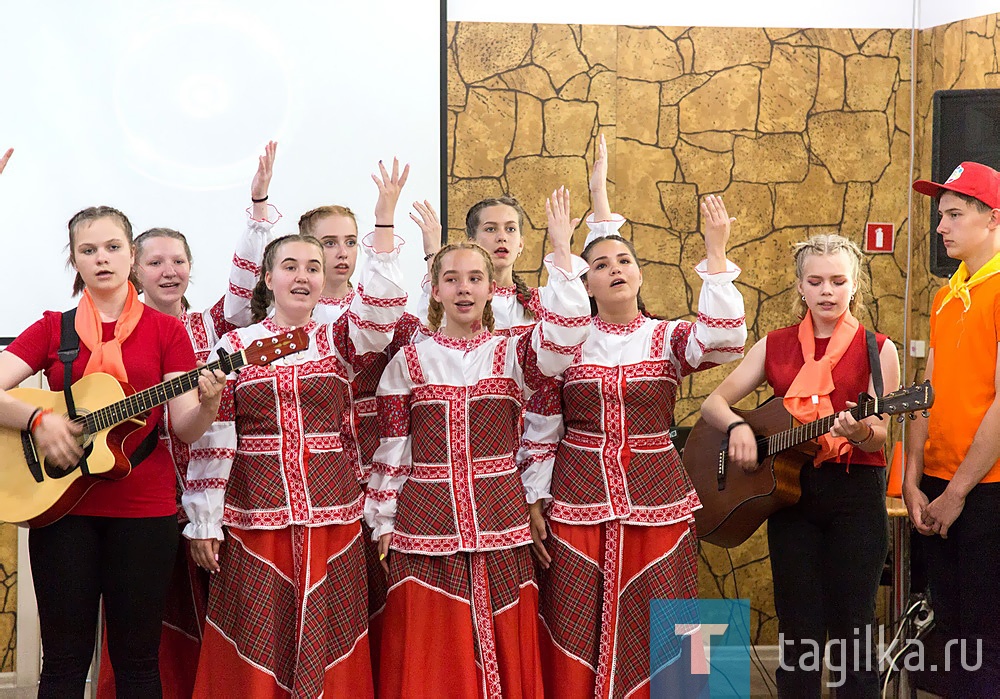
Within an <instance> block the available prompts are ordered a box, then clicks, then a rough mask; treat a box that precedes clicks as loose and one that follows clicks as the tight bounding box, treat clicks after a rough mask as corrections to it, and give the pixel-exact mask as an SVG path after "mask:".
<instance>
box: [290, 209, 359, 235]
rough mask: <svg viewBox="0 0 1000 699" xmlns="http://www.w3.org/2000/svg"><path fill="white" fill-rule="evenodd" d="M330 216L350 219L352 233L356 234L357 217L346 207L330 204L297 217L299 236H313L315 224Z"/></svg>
mask: <svg viewBox="0 0 1000 699" xmlns="http://www.w3.org/2000/svg"><path fill="white" fill-rule="evenodd" d="M330 216H343V217H345V218H349V219H351V221H352V222H353V223H354V232H355V233H357V232H358V217H357V216H355V215H354V212H353V211H351V210H350V209H349V208H348V207H346V206H340V205H339V204H330V205H329V206H318V207H316V208H315V209H312V210H311V211H307V212H305V213H304V214H302V216H300V217H299V234H300V235H315V231H316V224H317V223H319V222H320V221H322V220H323V219H324V218H329V217H330Z"/></svg>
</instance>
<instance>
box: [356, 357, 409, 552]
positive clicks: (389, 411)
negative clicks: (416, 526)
mask: <svg viewBox="0 0 1000 699" xmlns="http://www.w3.org/2000/svg"><path fill="white" fill-rule="evenodd" d="M410 351H413V348H412V347H411V348H407V350H404V351H403V352H399V353H398V354H397V355H396V356H395V357H393V358H392V360H391V361H390V362H389V364H388V366H386V368H385V371H384V372H383V373H382V380H381V381H380V382H379V386H378V391H377V393H376V401H377V402H378V422H379V437H380V441H379V447H378V449H377V450H376V451H375V456H374V457H373V459H372V473H371V477H370V478H369V480H368V491H367V495H366V496H365V522H367V524H368V526H369V527H371V528H372V529H373V530H374V533H373V534H372V538H373V539H374V540H375V541H378V539H379V537H381V536H382V535H383V534H389V533H391V532H393V531H395V523H396V503H397V500H398V496H399V491H400V490H401V489H402V487H403V485H404V484H405V483H406V479H407V477H408V476H409V474H410V471H411V468H412V464H413V462H412V457H411V451H412V441H411V438H410V396H411V395H412V393H413V381H412V379H411V378H410V372H409V370H408V368H407V365H406V355H407V352H410Z"/></svg>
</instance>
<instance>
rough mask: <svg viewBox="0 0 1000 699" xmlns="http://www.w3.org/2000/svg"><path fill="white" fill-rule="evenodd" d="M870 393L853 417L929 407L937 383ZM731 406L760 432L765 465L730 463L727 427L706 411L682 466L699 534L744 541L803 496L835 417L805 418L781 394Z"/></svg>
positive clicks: (721, 542)
mask: <svg viewBox="0 0 1000 699" xmlns="http://www.w3.org/2000/svg"><path fill="white" fill-rule="evenodd" d="M865 398H866V399H865V400H861V401H859V403H858V405H857V407H854V408H851V411H850V412H851V414H852V415H853V416H854V419H855V420H863V419H864V418H866V417H871V416H872V415H899V414H902V413H914V412H916V411H918V410H927V409H928V408H930V407H931V406H932V405H933V404H934V389H933V388H931V383H930V381H924V382H923V383H921V384H917V385H914V386H910V387H909V388H902V389H900V390H898V391H896V392H894V393H890V394H889V395H887V396H884V397H882V398H871V397H865ZM733 412H735V413H736V414H737V415H739V416H740V419H741V420H745V421H746V422H747V423H748V424H749V425H750V427H751V429H753V432H754V434H755V435H756V436H757V459H758V461H760V468H758V469H757V470H756V471H754V472H753V473H747V472H745V471H743V469H740V468H730V465H729V454H728V453H727V449H726V445H727V444H728V443H727V441H726V432H725V430H717V429H715V428H714V427H712V426H711V425H709V424H708V423H707V422H705V419H704V418H701V419H699V420H698V422H697V424H695V426H694V428H692V430H691V434H690V435H689V436H688V438H687V441H686V442H685V444H684V454H683V461H684V468H685V469H686V470H687V472H688V476H690V477H691V482H692V483H693V484H694V488H695V491H696V492H697V493H698V498H699V499H700V500H701V505H702V506H701V509H699V510H696V511H695V513H694V514H695V527H696V529H697V531H698V538H699V539H701V540H703V541H707V542H709V543H711V544H716V545H718V546H724V547H726V548H732V547H733V546H739V545H740V544H742V543H743V542H744V541H746V540H747V539H749V538H750V535H751V534H753V533H754V532H755V531H757V529H758V527H760V525H761V524H763V523H764V521H765V520H766V519H767V518H768V517H770V516H771V515H772V514H774V513H775V512H777V511H778V510H780V509H782V508H784V507H788V506H789V505H794V504H795V503H797V502H798V501H799V498H800V497H801V496H802V487H801V484H800V481H799V477H800V475H801V473H802V469H803V468H804V467H806V465H807V464H812V461H813V457H814V456H815V455H816V450H817V445H816V443H815V442H814V441H813V440H815V439H817V438H818V437H820V436H821V435H824V434H826V433H827V432H829V431H830V429H831V428H832V427H833V422H834V420H835V419H836V415H828V416H827V417H823V418H820V419H819V420H814V421H813V422H809V423H806V424H804V425H802V424H799V423H798V421H797V420H796V419H795V418H793V417H792V416H791V415H789V414H788V411H787V410H785V406H784V405H783V404H782V402H781V401H780V400H778V399H775V398H772V399H770V400H769V401H767V402H766V403H764V404H763V405H762V406H761V407H759V408H757V409H756V410H737V409H735V408H734V409H733ZM900 419H903V418H900Z"/></svg>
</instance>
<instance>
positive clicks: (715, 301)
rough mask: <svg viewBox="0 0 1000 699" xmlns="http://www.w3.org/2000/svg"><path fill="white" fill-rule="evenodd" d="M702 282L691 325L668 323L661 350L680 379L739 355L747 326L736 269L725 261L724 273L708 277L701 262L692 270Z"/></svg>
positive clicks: (689, 323)
mask: <svg viewBox="0 0 1000 699" xmlns="http://www.w3.org/2000/svg"><path fill="white" fill-rule="evenodd" d="M695 271H696V272H697V273H698V276H699V277H701V279H702V284H701V295H700V296H699V297H698V318H697V320H696V321H695V322H691V321H687V320H680V321H672V322H671V323H670V328H669V329H668V337H669V338H670V341H669V343H667V344H666V347H665V350H666V352H667V353H668V355H669V356H670V359H671V361H673V363H674V366H675V367H676V368H677V370H678V371H679V372H680V375H681V376H686V375H688V374H690V373H692V372H695V371H703V370H705V369H710V368H711V367H714V366H718V365H719V364H725V363H727V362H731V361H733V360H735V359H739V358H740V357H742V356H743V346H744V345H745V344H746V341H747V323H746V316H745V315H744V309H743V296H742V295H740V292H739V290H738V289H737V288H736V285H735V284H733V281H734V280H735V279H736V277H738V276H739V273H740V268H739V267H737V266H736V265H734V264H733V263H732V262H730V261H728V260H727V261H726V271H725V272H719V273H717V274H709V273H708V271H707V263H706V262H705V261H704V260H703V261H702V262H701V263H699V264H698V266H697V267H695Z"/></svg>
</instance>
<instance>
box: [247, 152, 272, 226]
mask: <svg viewBox="0 0 1000 699" xmlns="http://www.w3.org/2000/svg"><path fill="white" fill-rule="evenodd" d="M277 152H278V142H277V141H268V142H267V145H266V146H264V155H262V156H260V157H259V158H258V159H257V172H255V173H254V176H253V181H252V182H251V183H250V198H251V199H258V200H260V199H263V200H264V201H256V202H254V204H253V217H254V218H255V219H257V220H258V221H264V220H266V219H267V191H268V189H269V188H270V187H271V174H272V173H273V172H274V156H275V154H276V153H277Z"/></svg>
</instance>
